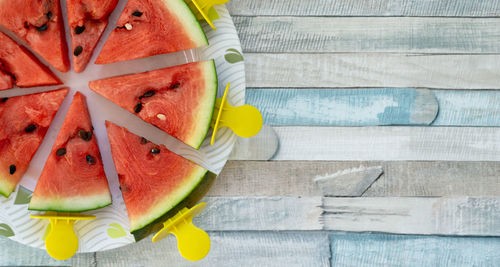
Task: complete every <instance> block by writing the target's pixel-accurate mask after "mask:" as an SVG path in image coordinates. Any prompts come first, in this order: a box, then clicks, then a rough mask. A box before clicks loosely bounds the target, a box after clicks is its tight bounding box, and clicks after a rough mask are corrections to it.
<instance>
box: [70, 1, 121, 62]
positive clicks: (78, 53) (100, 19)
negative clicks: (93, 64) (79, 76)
mask: <svg viewBox="0 0 500 267" xmlns="http://www.w3.org/2000/svg"><path fill="white" fill-rule="evenodd" d="M66 3H67V8H68V24H69V29H70V33H71V45H72V49H71V51H73V53H72V54H73V69H74V70H75V72H82V71H83V70H84V69H85V67H86V66H87V64H88V63H89V60H90V57H91V56H92V52H93V51H94V48H95V46H96V45H97V42H98V41H99V39H100V38H101V35H102V33H103V32H104V29H105V28H106V25H108V18H109V15H110V14H111V12H113V10H114V9H115V7H116V4H117V3H118V0H67V1H66Z"/></svg>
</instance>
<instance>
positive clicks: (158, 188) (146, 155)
mask: <svg viewBox="0 0 500 267" xmlns="http://www.w3.org/2000/svg"><path fill="white" fill-rule="evenodd" d="M106 128H107V130H108V136H109V142H110V144H111V153H112V154H113V161H114V163H115V167H116V172H117V173H118V180H119V182H120V188H121V191H122V194H123V200H124V201H125V206H126V207H127V213H128V216H129V219H130V231H131V232H135V231H137V230H139V229H141V228H144V227H145V226H147V225H149V224H151V223H153V222H154V221H155V220H157V219H159V218H161V217H162V216H163V215H164V214H166V213H167V212H168V211H170V210H171V209H172V208H174V207H175V206H177V205H178V204H179V203H180V202H181V201H182V200H184V199H185V198H186V197H188V196H189V195H190V193H191V192H192V191H193V190H194V189H195V188H196V187H197V186H198V185H199V184H200V183H201V182H202V181H203V180H204V179H207V178H209V177H214V176H215V174H213V173H211V172H209V171H207V170H206V169H204V168H203V167H200V166H198V165H196V164H195V163H193V162H191V161H189V160H187V159H185V158H183V157H181V156H179V155H177V154H175V153H173V152H170V151H169V150H168V149H167V148H166V147H165V146H163V145H156V144H153V143H151V142H149V141H148V140H146V139H145V138H143V137H140V136H137V135H135V134H133V133H131V132H129V131H128V130H127V129H125V128H123V127H120V126H117V125H116V124H113V123H110V122H108V121H107V122H106Z"/></svg>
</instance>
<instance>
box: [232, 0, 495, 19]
mask: <svg viewBox="0 0 500 267" xmlns="http://www.w3.org/2000/svg"><path fill="white" fill-rule="evenodd" d="M226 6H227V7H228V9H229V13H231V15H233V16H234V15H242V16H256V15H259V16H349V17H350V16H377V17H379V16H422V17H430V16H451V17H491V16H499V15H500V1H498V0H483V1H468V0H444V1H443V0H420V1H414V0H384V1H366V0H288V1H268V0H253V1H246V0H233V1H230V2H229V3H227V4H226Z"/></svg>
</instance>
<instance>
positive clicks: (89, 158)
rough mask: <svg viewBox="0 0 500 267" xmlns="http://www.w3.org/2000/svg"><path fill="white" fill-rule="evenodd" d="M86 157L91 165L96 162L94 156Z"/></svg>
mask: <svg viewBox="0 0 500 267" xmlns="http://www.w3.org/2000/svg"><path fill="white" fill-rule="evenodd" d="M85 159H86V160H87V163H88V164H90V165H94V164H95V158H94V157H92V156H91V155H87V156H85Z"/></svg>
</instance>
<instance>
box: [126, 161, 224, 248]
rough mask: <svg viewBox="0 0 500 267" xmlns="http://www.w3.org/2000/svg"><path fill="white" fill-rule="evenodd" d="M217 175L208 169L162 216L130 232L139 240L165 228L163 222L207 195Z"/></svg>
mask: <svg viewBox="0 0 500 267" xmlns="http://www.w3.org/2000/svg"><path fill="white" fill-rule="evenodd" d="M216 177H217V175H216V174H214V173H212V172H210V171H206V173H205V175H204V176H203V177H202V178H201V179H200V181H199V182H198V183H197V185H196V186H194V187H193V188H191V190H190V191H189V192H186V195H185V196H184V197H183V198H181V199H179V201H178V202H177V204H175V205H174V206H173V207H172V208H169V209H166V210H165V211H164V212H163V214H162V215H161V216H159V217H158V218H156V219H154V220H151V221H149V222H148V223H147V224H146V225H145V226H142V228H138V229H134V230H131V231H130V232H131V234H132V235H133V236H134V239H135V241H136V242H138V241H140V240H142V239H144V238H146V237H148V236H149V235H151V234H153V233H156V232H158V231H159V230H160V229H162V228H163V222H165V221H166V220H168V219H169V218H171V217H173V216H174V215H176V214H177V213H178V212H179V211H180V210H181V209H183V208H191V207H193V206H194V205H196V204H197V203H198V202H199V201H200V200H201V199H202V198H203V197H204V196H205V195H206V193H207V192H208V190H209V189H210V187H212V185H213V183H214V181H215V178H216Z"/></svg>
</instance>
